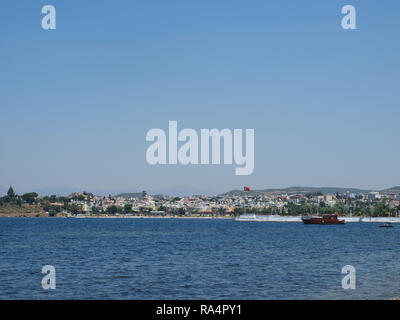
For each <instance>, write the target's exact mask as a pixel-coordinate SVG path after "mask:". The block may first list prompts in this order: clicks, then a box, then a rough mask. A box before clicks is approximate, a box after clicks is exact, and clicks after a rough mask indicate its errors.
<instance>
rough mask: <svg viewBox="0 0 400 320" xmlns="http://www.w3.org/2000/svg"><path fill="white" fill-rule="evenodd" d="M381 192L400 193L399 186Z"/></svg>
mask: <svg viewBox="0 0 400 320" xmlns="http://www.w3.org/2000/svg"><path fill="white" fill-rule="evenodd" d="M382 191H386V192H398V193H400V186H396V187H391V188H388V189H385V190H382Z"/></svg>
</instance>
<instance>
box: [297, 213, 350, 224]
mask: <svg viewBox="0 0 400 320" xmlns="http://www.w3.org/2000/svg"><path fill="white" fill-rule="evenodd" d="M301 220H303V222H304V224H344V220H339V219H338V214H337V213H334V214H324V215H322V217H310V216H305V217H302V218H301Z"/></svg>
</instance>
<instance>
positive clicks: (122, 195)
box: [114, 192, 143, 199]
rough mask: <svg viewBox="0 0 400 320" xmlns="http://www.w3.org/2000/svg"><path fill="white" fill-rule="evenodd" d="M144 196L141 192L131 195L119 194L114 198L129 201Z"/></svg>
mask: <svg viewBox="0 0 400 320" xmlns="http://www.w3.org/2000/svg"><path fill="white" fill-rule="evenodd" d="M142 197H143V195H142V193H141V192H133V193H132V192H131V193H129V192H128V193H119V194H117V195H115V196H114V198H124V199H129V198H142Z"/></svg>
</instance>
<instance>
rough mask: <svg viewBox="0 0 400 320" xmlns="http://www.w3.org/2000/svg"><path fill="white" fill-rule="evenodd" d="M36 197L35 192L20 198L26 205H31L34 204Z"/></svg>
mask: <svg viewBox="0 0 400 320" xmlns="http://www.w3.org/2000/svg"><path fill="white" fill-rule="evenodd" d="M37 197H38V194H37V193H36V192H30V193H25V194H24V195H23V196H22V200H24V201H25V202H26V203H29V204H32V203H34V202H35V200H36V198H37Z"/></svg>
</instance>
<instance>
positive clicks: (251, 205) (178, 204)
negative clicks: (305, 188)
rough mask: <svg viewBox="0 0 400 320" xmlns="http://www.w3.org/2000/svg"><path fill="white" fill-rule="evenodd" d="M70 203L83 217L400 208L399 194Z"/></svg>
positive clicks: (84, 198) (144, 197)
mask: <svg viewBox="0 0 400 320" xmlns="http://www.w3.org/2000/svg"><path fill="white" fill-rule="evenodd" d="M69 198H70V202H71V203H72V204H74V205H76V206H79V208H80V213H82V214H116V215H118V214H128V215H158V216H163V215H188V216H215V215H219V216H223V215H225V216H232V215H240V214H241V213H258V214H287V213H288V208H289V207H292V208H293V206H296V205H297V206H301V205H312V206H314V207H318V208H319V207H324V208H327V207H332V208H335V207H336V206H337V205H342V207H345V208H348V212H350V213H351V212H352V211H354V208H355V207H356V206H357V205H358V206H363V205H368V206H373V205H374V204H376V203H378V202H382V201H385V203H387V205H388V206H390V208H399V210H400V195H399V193H382V192H368V193H365V194H363V193H358V194H355V193H351V192H345V193H342V194H338V193H335V194H321V193H307V192H248V193H246V192H236V193H227V194H224V195H219V196H204V195H199V196H188V197H182V198H180V197H170V196H165V195H154V196H151V195H148V194H147V192H146V191H143V192H141V193H135V194H121V195H118V196H111V195H110V196H96V195H93V194H90V193H86V192H85V193H74V194H71V195H70V196H69Z"/></svg>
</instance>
